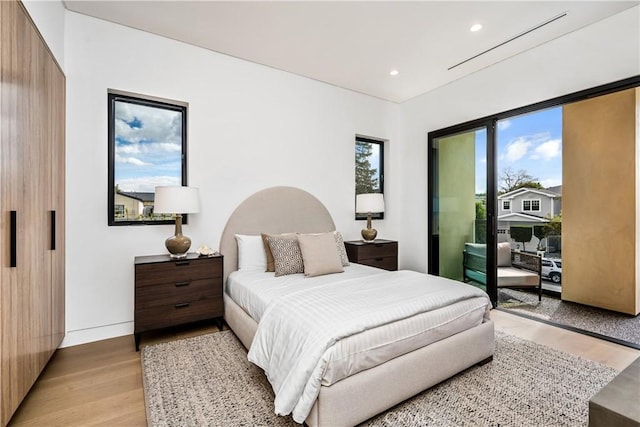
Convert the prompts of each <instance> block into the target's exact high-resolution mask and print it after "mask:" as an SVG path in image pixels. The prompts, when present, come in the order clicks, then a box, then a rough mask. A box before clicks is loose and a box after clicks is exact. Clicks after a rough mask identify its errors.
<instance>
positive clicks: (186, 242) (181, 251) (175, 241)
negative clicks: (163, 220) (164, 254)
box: [164, 215, 191, 259]
mask: <svg viewBox="0 0 640 427" xmlns="http://www.w3.org/2000/svg"><path fill="white" fill-rule="evenodd" d="M164 245H165V246H166V247H167V250H168V251H169V255H170V256H171V258H176V259H180V258H185V257H186V256H187V252H188V251H189V248H190V247H191V239H190V238H188V237H187V236H184V235H183V234H182V215H176V231H175V236H171V237H169V238H168V239H167V240H165V241H164Z"/></svg>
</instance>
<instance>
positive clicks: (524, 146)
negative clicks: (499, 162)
mask: <svg viewBox="0 0 640 427" xmlns="http://www.w3.org/2000/svg"><path fill="white" fill-rule="evenodd" d="M529 147H531V142H530V141H527V140H526V139H525V138H522V137H521V138H518V139H516V140H515V141H513V142H510V143H509V145H507V153H506V155H505V158H506V160H507V161H508V162H515V161H518V160H520V159H521V158H523V157H524V156H526V155H527V152H528V151H529Z"/></svg>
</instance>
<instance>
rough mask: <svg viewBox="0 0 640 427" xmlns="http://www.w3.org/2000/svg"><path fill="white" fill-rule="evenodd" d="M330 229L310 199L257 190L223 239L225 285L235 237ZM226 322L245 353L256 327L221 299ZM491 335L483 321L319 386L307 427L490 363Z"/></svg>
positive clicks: (356, 415)
mask: <svg viewBox="0 0 640 427" xmlns="http://www.w3.org/2000/svg"><path fill="white" fill-rule="evenodd" d="M333 230H335V224H334V222H333V219H332V218H331V215H330V214H329V212H328V211H327V209H326V208H325V206H324V205H323V204H322V203H321V202H320V201H319V200H318V199H316V198H315V197H314V196H312V195H311V194H309V193H307V192H305V191H303V190H300V189H297V188H293V187H273V188H268V189H266V190H262V191H260V192H258V193H255V194H254V195H252V196H250V197H249V198H248V199H246V200H245V201H244V202H242V203H241V204H240V205H239V206H238V208H237V209H236V210H235V211H234V212H233V214H231V217H230V218H229V220H228V222H227V225H226V227H225V229H224V231H223V233H222V238H221V241H220V251H221V253H222V254H223V255H224V283H225V285H226V279H227V276H228V275H229V273H231V272H232V271H235V270H237V269H238V250H237V245H236V241H235V234H259V233H264V232H267V233H283V232H291V231H296V232H302V233H314V232H326V231H333ZM224 312H225V314H224V316H225V321H226V322H227V324H228V325H229V327H230V328H231V330H233V332H234V333H235V334H236V336H237V337H238V338H239V339H240V341H241V342H242V344H243V345H244V346H245V347H246V348H249V347H250V346H251V342H252V341H253V337H254V335H255V332H256V329H257V327H258V324H257V323H256V321H255V320H253V319H252V318H251V317H250V316H249V315H248V314H247V313H246V312H245V311H244V310H243V309H242V308H241V307H240V306H238V305H237V304H236V303H235V302H234V301H233V300H232V299H231V298H229V297H228V296H227V294H226V292H225V293H224ZM493 351H494V329H493V322H491V321H488V322H485V323H483V324H481V325H479V326H476V327H474V328H471V329H468V330H466V331H464V332H460V333H458V334H456V335H453V336H451V337H449V338H446V339H443V340H440V341H438V342H435V343H433V344H430V345H428V346H426V347H422V348H419V349H417V350H414V351H412V352H410V353H407V354H405V355H402V356H400V357H396V358H395V359H392V360H389V361H388V362H386V363H383V364H381V365H378V366H376V367H373V368H370V369H367V370H365V371H362V372H359V373H357V374H355V375H352V376H350V377H347V378H345V379H343V380H341V381H338V382H337V383H334V384H332V385H331V386H328V387H327V386H322V387H321V389H320V394H319V396H318V399H317V400H316V402H315V404H314V406H313V408H312V410H311V413H310V414H309V416H308V417H307V419H306V420H305V423H306V424H308V425H309V426H310V427H316V426H331V427H336V426H352V425H356V424H358V423H360V422H362V421H365V420H367V419H369V418H371V417H373V416H374V415H377V414H379V413H381V412H383V411H385V410H387V409H389V408H391V407H393V406H394V405H396V404H398V403H400V402H402V401H404V400H406V399H408V398H410V397H412V396H415V395H416V394H418V393H420V392H421V391H423V390H426V389H428V388H429V387H431V386H433V385H435V384H438V383H439V382H441V381H444V380H445V379H447V378H449V377H451V376H453V375H455V374H457V373H458V372H461V371H463V370H465V369H467V368H469V367H471V366H473V365H475V364H480V363H485V362H487V361H490V360H491V358H492V357H493Z"/></svg>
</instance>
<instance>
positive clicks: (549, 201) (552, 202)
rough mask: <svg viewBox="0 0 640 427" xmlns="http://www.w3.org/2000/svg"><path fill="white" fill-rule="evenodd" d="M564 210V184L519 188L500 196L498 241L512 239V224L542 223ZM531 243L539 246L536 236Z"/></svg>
mask: <svg viewBox="0 0 640 427" xmlns="http://www.w3.org/2000/svg"><path fill="white" fill-rule="evenodd" d="M561 210H562V186H561V185H559V186H556V187H550V188H547V189H538V188H519V189H517V190H513V191H510V192H508V193H505V194H502V195H500V196H498V242H507V241H511V236H510V233H509V229H510V228H511V226H514V225H515V226H534V225H542V224H545V223H547V222H549V220H550V219H551V218H553V217H554V216H556V215H559V214H560V212H561ZM531 243H533V244H534V246H537V244H538V239H537V238H536V237H535V236H534V237H532V239H531Z"/></svg>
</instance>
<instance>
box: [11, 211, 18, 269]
mask: <svg viewBox="0 0 640 427" xmlns="http://www.w3.org/2000/svg"><path fill="white" fill-rule="evenodd" d="M9 222H10V224H11V225H10V227H11V231H10V240H11V248H10V249H9V258H10V260H9V267H16V266H17V264H18V262H17V258H18V247H17V244H18V239H17V228H18V214H17V212H16V211H11V219H10V221H9Z"/></svg>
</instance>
